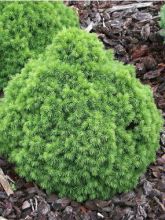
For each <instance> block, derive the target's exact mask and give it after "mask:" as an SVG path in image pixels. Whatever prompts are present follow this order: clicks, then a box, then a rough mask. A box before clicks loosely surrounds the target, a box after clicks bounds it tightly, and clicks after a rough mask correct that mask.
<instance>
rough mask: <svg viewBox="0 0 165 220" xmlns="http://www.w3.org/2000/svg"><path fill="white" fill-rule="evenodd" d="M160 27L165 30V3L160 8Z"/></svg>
mask: <svg viewBox="0 0 165 220" xmlns="http://www.w3.org/2000/svg"><path fill="white" fill-rule="evenodd" d="M160 27H161V28H162V29H164V30H165V5H164V6H163V7H162V8H161V10H160ZM163 35H164V36H165V33H163Z"/></svg>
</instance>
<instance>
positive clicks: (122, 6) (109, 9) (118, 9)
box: [105, 2, 153, 12]
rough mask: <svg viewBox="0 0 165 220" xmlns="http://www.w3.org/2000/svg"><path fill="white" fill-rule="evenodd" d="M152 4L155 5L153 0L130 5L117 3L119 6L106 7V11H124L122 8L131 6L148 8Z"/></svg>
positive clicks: (125, 8)
mask: <svg viewBox="0 0 165 220" xmlns="http://www.w3.org/2000/svg"><path fill="white" fill-rule="evenodd" d="M152 5H153V2H143V3H134V4H128V5H117V6H113V7H112V8H108V9H106V10H105V12H114V11H122V10H127V9H131V8H146V7H150V6H152Z"/></svg>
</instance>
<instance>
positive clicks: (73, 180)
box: [0, 29, 162, 201]
mask: <svg viewBox="0 0 165 220" xmlns="http://www.w3.org/2000/svg"><path fill="white" fill-rule="evenodd" d="M0 117H1V119H0V123H1V127H0V136H1V139H0V145H1V153H3V154H4V155H6V156H7V157H8V158H9V159H10V161H12V162H14V163H15V164H16V168H17V172H18V173H19V174H20V175H22V176H23V177H25V178H26V179H27V180H34V181H35V182H36V183H38V184H39V185H40V186H41V187H42V188H45V189H46V190H47V191H49V192H52V191H55V192H58V193H59V195H60V196H67V197H70V198H72V199H76V200H78V201H83V200H86V199H95V198H98V199H108V198H110V196H112V195H114V194H115V193H120V192H124V191H128V190H130V189H132V188H133V187H135V186H136V184H137V182H138V179H139V177H140V175H141V174H143V173H144V172H145V170H146V168H147V166H148V165H149V164H150V163H151V162H153V161H154V159H155V153H156V150H157V149H158V147H159V132H160V130H161V128H162V118H161V114H160V112H159V111H158V110H157V108H156V106H155V104H154V100H153V97H152V93H151V90H150V88H149V87H147V86H144V85H142V84H141V83H140V82H139V80H137V79H136V78H135V75H134V68H133V67H132V66H129V65H127V66H124V65H123V64H122V63H119V62H117V61H115V60H112V58H109V57H108V56H107V52H106V51H105V50H104V49H103V45H102V43H101V42H99V41H98V39H97V37H96V36H95V35H94V34H88V33H86V32H84V31H82V30H78V29H70V30H68V31H62V32H61V33H59V34H58V35H57V36H56V38H55V39H54V41H53V44H52V45H50V46H49V47H48V48H47V50H46V52H45V53H44V54H43V55H41V56H40V57H39V59H37V60H33V61H31V62H29V63H28V64H27V65H26V66H25V68H24V69H23V70H22V72H21V74H20V75H17V76H15V78H14V79H13V80H11V81H10V82H9V85H8V87H7V88H6V91H5V98H4V100H3V102H2V105H1V114H0Z"/></svg>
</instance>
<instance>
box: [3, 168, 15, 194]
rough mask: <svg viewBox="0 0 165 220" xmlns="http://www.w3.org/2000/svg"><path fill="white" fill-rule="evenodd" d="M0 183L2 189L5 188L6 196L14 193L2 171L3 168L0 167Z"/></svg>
mask: <svg viewBox="0 0 165 220" xmlns="http://www.w3.org/2000/svg"><path fill="white" fill-rule="evenodd" d="M0 184H1V185H2V187H3V189H4V190H5V192H6V194H7V195H8V196H10V195H12V194H14V192H13V190H12V189H11V186H10V184H9V182H8V180H7V178H6V176H5V174H4V173H3V170H2V169H1V168H0Z"/></svg>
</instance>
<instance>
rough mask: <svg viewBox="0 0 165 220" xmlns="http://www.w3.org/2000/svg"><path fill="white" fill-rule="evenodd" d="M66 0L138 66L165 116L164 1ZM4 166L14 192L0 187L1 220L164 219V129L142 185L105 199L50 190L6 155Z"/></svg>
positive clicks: (88, 25)
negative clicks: (73, 196) (30, 178)
mask: <svg viewBox="0 0 165 220" xmlns="http://www.w3.org/2000/svg"><path fill="white" fill-rule="evenodd" d="M144 3H145V4H146V5H145V4H144ZM66 4H67V5H68V6H71V7H73V8H74V9H75V10H76V11H77V13H78V14H79V16H80V23H81V27H82V28H83V29H86V31H88V32H95V33H96V34H97V36H98V38H99V39H100V40H101V41H102V42H103V43H104V45H105V49H113V50H114V55H115V57H116V59H119V60H121V61H122V62H124V63H130V64H134V65H135V67H136V73H137V77H138V78H139V79H140V80H141V82H142V83H144V84H148V85H150V86H151V88H152V90H153V93H154V97H155V101H156V104H157V106H158V108H160V109H161V110H162V113H163V115H164V116H165V46H164V45H163V41H164V39H163V37H162V36H161V32H162V31H161V30H160V28H159V23H158V22H159V19H160V17H159V11H160V7H161V6H162V4H163V1H146V2H144V1H140V0H137V1H120V2H119V1H107V2H106V1H94V2H92V1H79V2H78V1H77V2H75V1H73V2H72V1H69V2H68V1H66ZM0 168H1V171H2V170H3V172H4V174H5V177H6V178H7V181H8V182H9V183H10V186H11V187H12V189H13V191H14V194H12V195H10V196H7V194H6V191H5V190H4V187H2V186H0V216H1V217H0V220H4V219H20V220H21V219H22V220H23V219H26V220H32V219H36V220H47V219H48V220H61V219H64V220H72V219H73V220H97V219H106V220H143V219H148V220H164V219H165V132H162V134H161V138H160V149H159V150H158V152H157V160H156V162H155V163H153V164H151V165H150V166H149V168H148V170H147V172H146V173H145V174H144V175H143V176H142V177H141V179H140V180H139V184H138V186H137V187H136V188H135V189H134V190H133V191H131V192H128V193H123V194H120V195H117V196H115V197H113V198H112V199H110V200H106V201H102V200H93V201H86V202H85V203H77V202H76V201H72V200H70V199H69V198H59V197H58V196H57V195H56V194H51V195H47V194H46V193H45V191H43V190H41V189H39V188H38V187H37V186H36V185H35V184H34V183H29V182H26V181H25V180H24V179H22V178H20V177H19V176H18V175H16V174H15V172H14V166H13V165H12V164H9V163H8V162H7V161H6V160H5V159H4V158H0ZM1 176H3V175H2V174H1V173H0V178H1Z"/></svg>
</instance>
